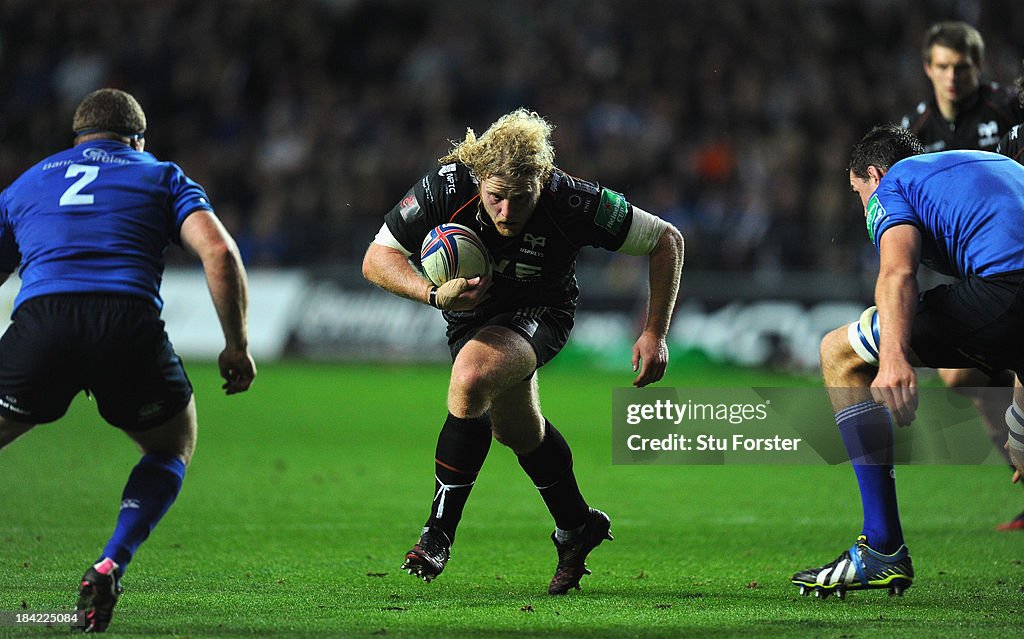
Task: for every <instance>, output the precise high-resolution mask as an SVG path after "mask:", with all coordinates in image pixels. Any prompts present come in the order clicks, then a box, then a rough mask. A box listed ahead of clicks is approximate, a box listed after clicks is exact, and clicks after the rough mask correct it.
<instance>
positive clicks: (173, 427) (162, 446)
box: [128, 400, 197, 466]
mask: <svg viewBox="0 0 1024 639" xmlns="http://www.w3.org/2000/svg"><path fill="white" fill-rule="evenodd" d="M196 431H197V425H196V409H195V400H192V401H190V402H189V404H188V406H186V407H185V408H184V409H183V410H182V411H181V412H179V413H178V414H177V415H175V416H174V417H172V418H171V419H169V420H167V421H166V422H164V423H163V424H161V425H160V426H157V427H156V428H153V429H150V430H144V431H128V436H129V437H131V438H132V439H134V440H135V443H136V444H138V446H139V448H140V449H141V450H142V452H143V453H145V454H148V455H164V456H167V457H177V458H179V459H181V460H182V461H183V462H185V465H186V466H187V465H188V464H189V462H191V461H192V455H193V453H195V450H196Z"/></svg>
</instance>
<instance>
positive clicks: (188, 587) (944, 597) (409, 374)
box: [0, 362, 1024, 639]
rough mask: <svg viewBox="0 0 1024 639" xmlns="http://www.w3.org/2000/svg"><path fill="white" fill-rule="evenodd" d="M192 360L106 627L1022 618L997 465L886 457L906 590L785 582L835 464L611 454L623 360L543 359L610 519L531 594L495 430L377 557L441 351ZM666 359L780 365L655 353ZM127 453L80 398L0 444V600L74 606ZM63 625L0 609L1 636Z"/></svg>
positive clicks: (510, 481) (348, 630)
mask: <svg viewBox="0 0 1024 639" xmlns="http://www.w3.org/2000/svg"><path fill="white" fill-rule="evenodd" d="M189 368H190V373H191V375H192V379H193V382H194V384H195V386H196V388H197V389H198V399H197V401H198V404H199V413H200V436H199V446H198V450H197V453H196V457H195V459H194V460H193V464H192V466H191V468H190V470H189V473H188V476H187V477H186V481H185V486H184V489H183V490H182V493H181V496H180V497H179V499H178V502H177V503H176V504H175V506H174V507H173V508H172V509H171V511H170V512H169V513H168V515H167V516H166V517H165V519H164V521H163V522H162V523H161V525H160V526H159V527H158V528H157V529H156V531H155V532H154V533H153V535H152V537H151V538H150V539H149V541H148V542H147V543H146V544H145V545H143V547H142V549H141V550H140V551H139V554H138V555H137V557H136V559H135V561H134V562H133V563H132V565H131V567H130V570H129V572H128V575H127V576H126V578H125V580H124V584H125V588H126V592H125V594H124V596H123V597H122V599H121V602H120V603H119V604H118V607H117V609H116V610H115V615H114V621H113V623H112V624H111V627H110V630H109V633H110V634H111V635H114V636H125V637H130V636H137V637H154V636H157V637H159V636H165V637H241V636H259V637H266V636H282V637H326V636H346V637H667V636H698V635H699V636H702V637H732V636H741V635H742V636H744V637H760V636H764V637H780V636H800V637H836V638H839V637H843V638H855V637H864V638H866V639H867V638H870V639H875V638H878V637H921V636H928V637H968V636H1018V635H1019V634H1020V632H1021V629H1022V628H1024V622H1022V621H1021V619H1022V615H1024V566H1022V562H1024V533H996V532H994V531H993V527H994V525H995V524H996V523H998V522H1000V521H1002V520H1005V519H1006V518H1008V517H1009V516H1010V515H1012V514H1013V513H1016V512H1018V511H1019V510H1020V509H1021V507H1022V505H1024V494H1022V491H1021V489H1020V488H1018V487H1014V486H1011V485H1010V484H1009V474H1008V472H1007V471H1006V469H1005V468H1003V467H996V466H976V467H968V466H959V467H935V466H911V467H901V468H900V469H899V470H898V473H899V475H900V483H899V488H900V499H901V504H902V510H903V521H904V526H905V529H906V536H907V541H908V545H909V546H910V548H911V551H912V554H913V558H914V562H915V568H916V570H917V580H916V581H915V584H914V586H913V587H912V588H911V589H910V590H909V591H908V592H907V594H906V596H905V597H903V598H891V599H890V598H889V597H887V596H886V595H885V593H884V591H873V592H861V593H852V594H851V595H850V596H849V597H848V598H847V600H846V601H839V600H837V599H835V598H830V599H828V600H827V601H819V600H814V599H811V598H800V597H798V596H797V594H796V589H795V588H794V587H792V586H791V585H790V584H789V576H790V575H791V574H792V573H793V572H795V571H796V570H798V569H802V568H806V567H808V566H810V565H818V564H822V563H824V562H826V561H830V560H832V559H833V558H835V556H836V555H838V554H839V552H840V551H841V550H842V549H844V548H846V547H848V546H849V545H850V544H851V543H852V542H853V539H854V536H855V535H856V533H857V532H858V530H859V526H860V503H859V498H858V496H857V491H856V485H855V482H854V479H853V474H852V471H851V470H850V468H849V467H848V466H840V467H828V466H781V467H780V466H613V465H611V462H610V459H611V439H610V424H609V421H610V412H611V411H610V407H611V388H613V387H615V386H627V385H628V384H629V383H630V381H631V379H632V377H631V376H630V374H629V371H628V366H627V368H626V369H624V370H623V371H622V372H621V373H611V372H595V371H594V370H593V369H591V368H582V367H580V366H576V365H571V363H570V364H568V365H563V366H559V362H556V363H554V364H553V365H552V366H551V367H549V368H547V369H545V370H544V371H542V374H541V399H542V402H543V404H544V407H545V412H546V414H547V415H548V417H549V418H550V419H551V421H552V422H553V423H554V424H556V425H557V426H558V427H559V429H560V430H561V431H562V432H563V433H564V434H565V436H566V438H567V439H568V441H569V443H570V444H571V445H572V446H573V451H574V455H575V464H576V472H577V476H578V477H579V480H580V484H581V486H582V488H583V491H584V494H585V495H586V496H587V498H588V500H589V501H590V502H591V503H592V504H593V505H595V506H597V507H600V508H602V509H604V510H606V511H607V512H608V513H609V514H610V515H611V517H612V522H613V526H612V531H613V533H614V534H615V536H616V539H615V541H613V542H606V543H605V544H604V545H602V546H601V547H600V548H598V549H597V550H596V551H595V552H594V553H593V554H592V555H591V559H590V561H589V565H590V567H591V569H592V570H593V571H594V574H593V575H591V576H589V577H585V578H584V580H583V590H582V591H578V592H573V593H571V594H569V595H568V596H566V597H558V598H555V597H549V596H547V595H546V594H545V592H546V586H547V582H548V579H549V578H550V576H551V573H552V571H553V569H554V564H555V552H554V548H553V547H552V544H551V542H550V540H549V539H548V535H549V534H550V530H551V523H550V519H549V516H548V515H547V512H546V510H545V509H544V506H543V504H542V502H541V500H540V499H539V497H538V496H537V495H536V491H535V490H534V488H533V487H532V485H531V484H530V482H529V480H528V479H527V478H526V476H525V475H524V474H523V473H522V471H521V469H520V468H519V466H518V464H517V463H516V461H515V459H514V457H513V455H512V454H511V453H510V452H509V451H508V450H506V449H503V448H502V447H501V446H499V445H494V446H493V447H492V449H491V454H490V457H489V458H488V460H487V463H486V464H485V467H484V470H483V472H482V473H481V476H480V479H479V481H478V482H477V486H476V488H475V490H474V494H473V498H472V499H471V501H470V503H469V506H468V507H467V510H466V516H465V519H464V520H463V524H462V526H461V528H460V530H459V540H458V543H457V544H456V546H455V548H454V553H453V558H452V560H451V562H450V563H449V565H448V568H447V569H446V570H445V572H444V574H443V575H442V576H441V577H440V578H439V579H438V580H437V581H435V582H433V583H431V584H424V583H423V582H421V581H419V580H417V579H414V578H413V577H410V576H409V575H407V574H405V573H404V572H402V571H401V570H399V565H400V564H401V562H402V558H403V556H404V553H405V551H406V550H408V548H409V547H410V545H411V544H412V543H413V542H414V541H415V539H416V537H417V535H418V533H419V527H420V525H421V523H422V521H423V520H424V518H425V517H426V514H427V508H428V505H429V500H430V498H431V494H432V488H433V484H432V472H433V459H432V457H433V455H432V453H433V447H434V443H435V440H436V435H437V431H438V428H439V427H440V424H441V421H442V420H443V417H444V413H445V408H444V394H445V392H444V391H445V387H446V383H447V369H446V368H443V367H386V366H357V365H345V366H335V365H313V364H273V365H266V366H264V367H263V368H262V369H261V371H260V376H259V378H258V380H257V383H256V385H255V386H254V388H253V390H252V391H251V392H250V393H247V394H245V395H242V396H238V397H231V398H225V397H223V396H221V395H219V394H218V392H219V391H218V388H219V383H218V382H217V381H216V372H215V370H214V369H213V367H211V366H204V365H197V364H192V365H190V367H189ZM664 383H665V384H667V385H676V386H684V385H693V386H712V385H720V386H721V385H727V386H751V385H785V384H792V383H794V380H792V379H788V378H782V377H778V376H774V375H771V374H768V373H759V372H750V371H736V370H730V369H719V368H715V367H713V366H697V367H688V366H685V365H682V364H678V363H677V364H675V366H674V369H673V373H672V374H671V376H670V377H669V379H667V380H666V381H665V382H664ZM807 383H813V380H812V381H808V382H807ZM824 418H825V419H828V418H829V416H828V415H826V416H824ZM136 461H137V455H136V454H135V451H134V450H133V448H132V445H131V443H130V441H129V440H128V439H127V438H126V437H124V436H123V435H121V434H120V433H118V432H117V431H116V430H115V429H113V428H110V427H107V426H105V425H102V424H101V422H100V420H99V418H98V417H97V416H96V413H95V410H94V407H93V406H92V405H91V404H90V403H89V401H88V400H86V399H85V398H84V397H79V399H78V400H77V401H76V403H75V405H74V406H73V407H72V410H71V412H70V413H69V415H68V416H67V417H66V418H65V419H64V420H62V421H61V422H58V423H56V424H52V425H47V426H41V427H39V428H37V429H36V430H34V431H32V432H30V433H29V434H28V435H26V436H25V437H24V438H23V439H21V440H18V441H16V442H15V443H14V444H12V445H11V446H10V447H9V448H7V449H5V450H3V451H0V611H17V610H28V611H56V610H69V609H71V608H72V607H73V606H74V598H75V597H74V595H75V588H76V581H77V578H78V577H79V576H80V574H81V573H82V572H83V571H84V569H85V568H86V566H87V565H88V563H89V562H91V561H92V560H94V559H95V557H96V553H97V552H99V550H100V549H101V548H102V546H103V544H104V542H105V541H106V539H107V537H108V536H109V534H110V531H111V527H112V525H113V521H114V517H115V515H116V509H117V505H118V502H119V498H120V490H121V486H122V485H123V482H124V480H125V479H126V477H127V475H128V473H129V471H130V469H131V467H132V466H133V465H134V464H135V462H136ZM64 633H66V630H65V629H56V628H55V629H47V628H41V627H20V628H18V627H12V626H5V627H0V637H2V636H52V635H55V634H61V635H64Z"/></svg>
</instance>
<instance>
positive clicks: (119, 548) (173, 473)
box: [101, 455, 185, 573]
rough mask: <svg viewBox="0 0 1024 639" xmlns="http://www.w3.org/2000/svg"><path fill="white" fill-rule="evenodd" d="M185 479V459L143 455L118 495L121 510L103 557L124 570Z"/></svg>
mask: <svg viewBox="0 0 1024 639" xmlns="http://www.w3.org/2000/svg"><path fill="white" fill-rule="evenodd" d="M184 478H185V462H183V461H181V460H180V459H178V458H177V457H169V456H165V455H143V457H142V459H141V460H140V461H139V463H138V464H137V465H136V466H135V468H133V469H132V473H131V475H130V476H129V477H128V483H127V484H125V487H124V492H123V493H122V494H121V512H120V513H119V514H118V516H117V526H116V527H115V528H114V534H113V536H112V537H111V538H110V541H108V542H107V545H106V547H105V548H104V549H103V556H102V557H101V559H102V558H110V559H113V560H114V561H115V562H116V563H117V565H118V566H119V567H120V569H121V572H122V573H123V572H124V569H125V566H127V564H128V562H130V561H131V560H132V556H133V555H134V554H135V551H136V549H138V547H139V545H140V544H141V543H142V542H144V541H146V538H147V537H149V533H150V532H152V530H153V528H154V527H155V526H156V524H157V522H159V521H160V519H161V518H162V517H163V516H164V513H166V512H167V509H168V508H170V507H171V504H173V503H174V500H175V499H176V498H177V497H178V491H180V490H181V483H182V481H183V480H184Z"/></svg>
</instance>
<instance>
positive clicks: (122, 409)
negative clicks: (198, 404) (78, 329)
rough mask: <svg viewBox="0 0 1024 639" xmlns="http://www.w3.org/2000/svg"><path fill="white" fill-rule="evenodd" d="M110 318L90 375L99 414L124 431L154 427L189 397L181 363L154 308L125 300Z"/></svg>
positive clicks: (187, 402) (189, 387)
mask: <svg viewBox="0 0 1024 639" xmlns="http://www.w3.org/2000/svg"><path fill="white" fill-rule="evenodd" d="M114 306H117V305H116V304H114ZM108 320H109V324H110V326H108V328H107V331H106V334H107V336H108V339H107V340H106V341H105V342H104V343H103V344H102V346H101V348H100V349H99V351H100V352H97V353H96V356H95V358H94V359H93V365H92V368H91V370H90V372H89V379H88V384H89V388H90V390H91V391H92V392H93V394H94V395H95V396H96V404H97V406H98V407H99V411H100V414H101V415H102V416H103V418H104V419H106V420H107V421H108V422H109V423H111V424H113V425H114V426H117V427H118V428H121V429H123V430H126V431H143V430H148V429H151V428H156V427H158V426H160V425H162V424H164V423H165V422H167V421H169V420H170V419H171V418H172V417H175V416H176V415H178V414H179V413H180V412H181V411H182V410H183V409H184V408H185V407H186V406H188V405H189V402H190V401H191V399H192V384H191V382H190V381H189V379H188V375H187V374H186V373H185V368H184V366H183V365H182V363H181V359H180V358H179V357H178V355H177V354H176V353H175V352H174V348H173V346H172V345H171V343H170V340H169V339H168V338H167V334H166V333H165V332H164V323H163V321H161V320H160V319H159V313H158V312H157V311H156V310H155V309H149V308H146V307H145V306H144V305H143V306H136V305H134V304H133V303H132V301H131V300H126V301H125V308H120V307H118V312H116V313H111V314H110V316H109V317H108Z"/></svg>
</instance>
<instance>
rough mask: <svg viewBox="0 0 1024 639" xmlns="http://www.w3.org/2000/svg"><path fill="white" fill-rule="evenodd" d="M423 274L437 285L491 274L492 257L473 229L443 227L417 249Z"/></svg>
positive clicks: (448, 225)
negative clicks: (460, 278)
mask: <svg viewBox="0 0 1024 639" xmlns="http://www.w3.org/2000/svg"><path fill="white" fill-rule="evenodd" d="M420 265H421V266H422V268H423V274H424V275H426V276H427V279H429V280H430V281H431V282H433V283H434V284H435V285H436V286H441V285H442V284H444V283H445V282H447V281H448V280H453V279H455V278H457V277H465V278H471V277H476V276H478V275H485V276H486V275H490V274H491V254H490V253H488V252H487V247H485V246H484V243H483V242H481V241H480V237H479V236H477V234H476V233H474V232H473V230H472V229H470V228H468V227H465V226H462V225H461V224H442V225H440V226H437V227H434V228H433V229H431V230H430V232H429V233H427V236H426V237H425V238H423V246H422V247H421V248H420Z"/></svg>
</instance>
